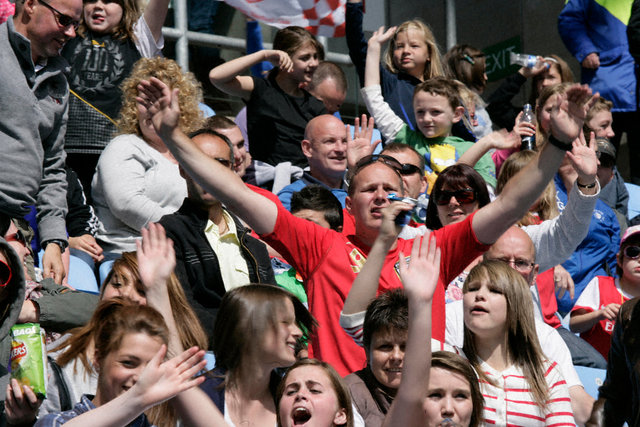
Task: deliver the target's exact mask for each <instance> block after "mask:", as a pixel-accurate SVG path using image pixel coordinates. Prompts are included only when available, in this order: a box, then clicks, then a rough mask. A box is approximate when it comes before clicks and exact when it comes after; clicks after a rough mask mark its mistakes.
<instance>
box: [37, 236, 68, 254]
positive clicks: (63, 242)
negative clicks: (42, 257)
mask: <svg viewBox="0 0 640 427" xmlns="http://www.w3.org/2000/svg"><path fill="white" fill-rule="evenodd" d="M49 243H54V244H56V245H58V246H59V247H60V252H64V250H65V249H67V247H68V246H69V243H68V242H67V241H66V240H61V239H51V240H47V241H46V242H42V249H46V248H47V245H48V244H49Z"/></svg>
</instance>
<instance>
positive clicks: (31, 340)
mask: <svg viewBox="0 0 640 427" xmlns="http://www.w3.org/2000/svg"><path fill="white" fill-rule="evenodd" d="M46 360H47V349H46V346H45V336H44V329H42V328H40V324H38V323H23V324H18V325H14V326H13V327H12V328H11V378H15V379H16V380H18V383H20V384H21V385H26V386H29V387H31V389H32V390H33V392H34V393H35V394H36V396H38V397H41V398H43V399H44V398H46V397H47V364H46Z"/></svg>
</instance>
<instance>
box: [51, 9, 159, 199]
mask: <svg viewBox="0 0 640 427" xmlns="http://www.w3.org/2000/svg"><path fill="white" fill-rule="evenodd" d="M168 5H169V0H150V1H149V3H148V4H147V6H146V8H145V9H144V11H142V10H141V9H140V6H139V2H138V1H136V0H86V1H84V3H83V20H82V22H81V24H80V27H79V28H78V37H76V38H74V39H71V40H69V42H67V44H66V45H65V46H64V49H63V50H62V56H64V57H65V59H66V60H67V61H68V62H69V64H70V65H71V72H70V74H69V76H68V81H69V86H70V92H71V96H70V99H69V121H68V122H67V133H66V139H65V151H66V152H67V165H69V166H70V167H71V168H72V169H73V170H74V171H75V172H76V173H77V174H78V177H79V178H80V182H81V183H82V186H83V187H84V190H85V194H86V195H87V197H88V199H89V201H91V198H90V192H91V179H92V177H93V173H94V172H95V168H96V164H97V163H98V158H99V157H100V153H101V152H102V150H103V149H104V147H106V146H107V144H108V143H109V141H111V138H112V137H113V135H114V133H115V131H116V124H115V121H116V119H117V116H118V112H119V111H120V107H121V105H122V100H121V98H122V93H121V91H120V84H121V83H122V82H123V81H124V79H125V78H127V77H128V76H129V74H130V73H131V70H132V69H133V64H134V63H135V62H136V61H137V60H138V59H140V58H142V57H147V58H150V57H153V56H158V55H160V54H161V49H162V47H163V44H164V40H163V39H162V24H163V23H164V20H165V17H166V15H167V8H168Z"/></svg>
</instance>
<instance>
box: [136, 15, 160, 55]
mask: <svg viewBox="0 0 640 427" xmlns="http://www.w3.org/2000/svg"><path fill="white" fill-rule="evenodd" d="M133 34H134V35H135V44H136V48H138V52H140V55H141V56H142V57H143V58H153V57H154V56H162V48H163V47H164V37H163V36H162V35H161V36H160V39H159V40H157V41H156V40H155V39H154V38H153V34H152V33H151V29H150V28H149V26H148V25H147V21H145V20H144V14H143V15H142V16H140V19H138V22H136V23H135V25H134V26H133Z"/></svg>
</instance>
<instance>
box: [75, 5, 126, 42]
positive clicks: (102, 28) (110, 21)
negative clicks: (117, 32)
mask: <svg viewBox="0 0 640 427" xmlns="http://www.w3.org/2000/svg"><path fill="white" fill-rule="evenodd" d="M83 5H84V9H83V14H84V22H85V23H86V24H87V27H89V29H90V30H91V31H93V32H95V33H98V34H109V33H112V32H113V30H114V29H115V28H116V26H117V25H118V24H119V23H120V21H121V20H122V15H123V10H122V6H120V4H119V3H117V2H116V1H115V0H111V1H110V0H85V1H84V3H83Z"/></svg>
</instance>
